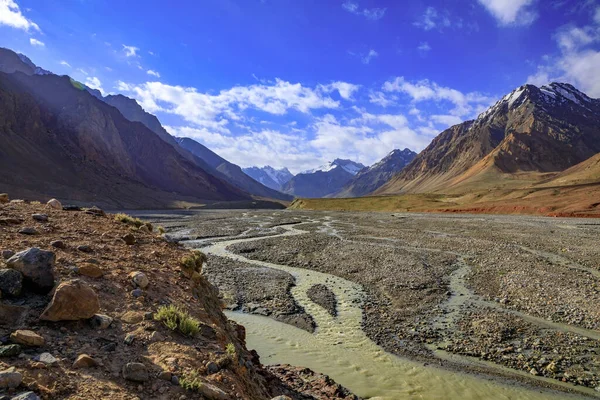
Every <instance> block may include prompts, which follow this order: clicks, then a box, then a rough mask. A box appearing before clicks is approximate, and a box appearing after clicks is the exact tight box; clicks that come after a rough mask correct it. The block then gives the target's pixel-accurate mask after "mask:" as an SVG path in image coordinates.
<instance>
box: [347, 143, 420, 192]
mask: <svg viewBox="0 0 600 400" xmlns="http://www.w3.org/2000/svg"><path fill="white" fill-rule="evenodd" d="M416 156H417V153H415V152H414V151H412V150H410V149H404V150H398V149H396V150H393V151H392V152H390V153H389V154H388V155H387V156H385V157H384V158H383V159H381V161H379V162H377V163H375V164H373V165H372V166H370V167H368V168H364V169H362V170H361V171H360V172H359V173H358V174H356V176H354V178H352V179H351V180H350V181H349V182H348V183H346V185H344V187H343V188H342V189H341V190H340V191H339V192H337V193H336V194H335V197H361V196H366V195H367V194H369V193H371V192H373V191H375V190H377V189H378V188H379V187H381V186H382V185H384V184H385V183H386V182H387V181H389V180H390V179H391V178H392V177H393V176H394V175H396V174H397V173H399V172H400V171H402V169H403V168H404V167H406V166H407V165H408V164H409V163H410V162H411V161H412V160H413V159H414V158H415V157H416Z"/></svg>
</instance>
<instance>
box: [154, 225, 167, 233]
mask: <svg viewBox="0 0 600 400" xmlns="http://www.w3.org/2000/svg"><path fill="white" fill-rule="evenodd" d="M156 230H157V231H158V233H159V234H161V235H164V234H165V232H166V231H165V228H163V227H162V226H157V227H156Z"/></svg>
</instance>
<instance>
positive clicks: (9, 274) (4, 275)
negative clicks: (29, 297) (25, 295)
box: [0, 269, 23, 297]
mask: <svg viewBox="0 0 600 400" xmlns="http://www.w3.org/2000/svg"><path fill="white" fill-rule="evenodd" d="M22 288H23V275H22V274H21V273H20V272H19V271H16V270H14V269H0V293H2V296H13V297H16V296H18V295H20V294H21V290H22Z"/></svg>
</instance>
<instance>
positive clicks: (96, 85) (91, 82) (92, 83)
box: [85, 76, 105, 96]
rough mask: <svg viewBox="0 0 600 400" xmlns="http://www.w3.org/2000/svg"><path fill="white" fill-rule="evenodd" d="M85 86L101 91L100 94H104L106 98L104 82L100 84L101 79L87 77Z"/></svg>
mask: <svg viewBox="0 0 600 400" xmlns="http://www.w3.org/2000/svg"><path fill="white" fill-rule="evenodd" d="M85 85H86V86H87V87H89V88H90V89H96V90H99V91H100V93H102V95H103V96H104V93H105V92H104V89H103V88H102V82H100V79H98V78H96V77H95V76H92V77H89V76H88V77H87V78H86V80H85Z"/></svg>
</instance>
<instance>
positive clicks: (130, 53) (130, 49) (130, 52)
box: [123, 45, 140, 57]
mask: <svg viewBox="0 0 600 400" xmlns="http://www.w3.org/2000/svg"><path fill="white" fill-rule="evenodd" d="M123 51H124V52H125V57H137V56H138V54H137V52H138V51H140V49H139V48H137V47H135V46H126V45H123Z"/></svg>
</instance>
